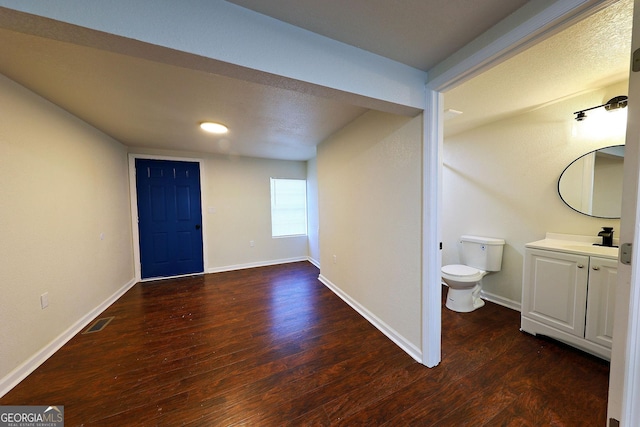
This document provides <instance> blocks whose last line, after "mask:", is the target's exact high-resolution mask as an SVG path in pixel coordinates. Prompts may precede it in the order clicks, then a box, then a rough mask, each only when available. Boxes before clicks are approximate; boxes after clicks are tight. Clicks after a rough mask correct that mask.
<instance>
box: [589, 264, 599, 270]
mask: <svg viewBox="0 0 640 427" xmlns="http://www.w3.org/2000/svg"><path fill="white" fill-rule="evenodd" d="M591 268H593V269H594V270H600V267H598V266H597V265H594V266H593V267H591Z"/></svg>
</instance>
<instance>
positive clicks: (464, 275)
mask: <svg viewBox="0 0 640 427" xmlns="http://www.w3.org/2000/svg"><path fill="white" fill-rule="evenodd" d="M460 245H461V248H460V260H461V261H462V262H463V264H451V265H443V266H442V280H443V281H444V283H445V284H446V285H447V286H449V291H448V292H447V302H446V304H445V305H446V307H447V308H448V309H450V310H453V311H459V312H461V313H468V312H470V311H473V310H475V309H476V308H480V307H482V306H483V305H484V301H482V299H481V298H480V290H481V289H482V278H483V277H484V276H486V275H487V274H488V273H489V272H492V271H500V269H501V268H502V249H503V248H504V240H503V239H495V238H493V237H479V236H462V237H460Z"/></svg>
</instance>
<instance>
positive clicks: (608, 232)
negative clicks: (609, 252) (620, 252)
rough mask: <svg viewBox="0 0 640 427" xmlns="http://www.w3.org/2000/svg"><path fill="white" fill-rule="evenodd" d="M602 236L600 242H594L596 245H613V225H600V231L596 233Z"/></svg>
mask: <svg viewBox="0 0 640 427" xmlns="http://www.w3.org/2000/svg"><path fill="white" fill-rule="evenodd" d="M598 236H601V237H602V244H600V243H596V245H598V246H609V247H611V246H613V227H602V231H601V232H599V233H598Z"/></svg>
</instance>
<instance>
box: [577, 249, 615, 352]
mask: <svg viewBox="0 0 640 427" xmlns="http://www.w3.org/2000/svg"><path fill="white" fill-rule="evenodd" d="M589 268H590V271H589V289H588V291H587V324H586V331H585V338H586V339H588V340H589V341H593V342H595V343H598V344H601V345H603V346H605V347H608V348H611V339H612V337H613V310H614V303H615V299H616V282H617V279H618V261H617V260H613V259H606V258H598V257H591V261H590V265H589Z"/></svg>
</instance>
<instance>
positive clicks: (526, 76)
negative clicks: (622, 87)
mask: <svg viewBox="0 0 640 427" xmlns="http://www.w3.org/2000/svg"><path fill="white" fill-rule="evenodd" d="M632 15H633V0H620V1H619V2H617V3H614V4H613V5H611V6H609V7H608V8H606V9H604V10H602V11H600V12H598V13H596V14H594V15H592V16H590V17H588V18H586V19H584V20H582V21H580V22H578V23H577V24H575V25H573V26H571V27H569V28H568V29H566V30H564V31H562V32H561V33H559V34H556V35H554V36H553V37H551V38H549V39H547V40H544V41H542V42H540V43H538V44H537V45H535V46H533V47H531V48H530V49H528V50H526V51H524V52H523V53H520V54H519V55H516V56H515V57H513V58H511V59H509V60H507V61H505V62H503V63H501V64H499V65H497V66H495V67H494V68H492V69H491V70H489V71H486V72H484V73H483V74H481V75H479V76H477V77H475V78H473V79H471V80H469V81H468V82H465V83H464V84H462V85H460V86H458V87H456V88H455V89H452V90H451V91H449V92H447V93H445V109H453V110H458V111H462V112H463V114H462V115H459V116H455V117H453V118H451V119H449V120H446V122H445V134H446V135H452V134H455V133H459V132H462V131H465V130H468V129H472V128H474V127H476V126H479V125H482V124H484V123H488V122H492V121H495V120H499V119H501V118H504V117H506V116H510V115H514V114H519V113H523V112H525V111H529V110H531V109H535V108H538V107H540V106H542V105H545V104H549V103H553V102H556V101H559V100H562V99H566V98H568V97H571V96H575V95H578V94H580V93H584V92H586V91H590V90H595V89H599V88H602V87H604V86H607V85H609V84H612V83H616V82H620V81H624V80H628V76H629V71H628V70H629V58H630V53H631V27H632ZM621 95H622V94H621ZM624 95H626V93H625V94H624ZM604 101H606V100H603V102H604Z"/></svg>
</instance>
